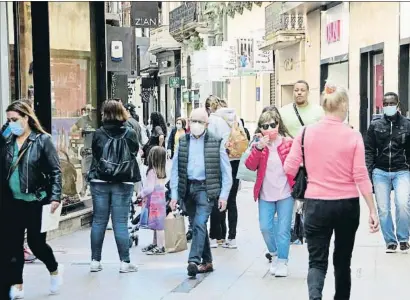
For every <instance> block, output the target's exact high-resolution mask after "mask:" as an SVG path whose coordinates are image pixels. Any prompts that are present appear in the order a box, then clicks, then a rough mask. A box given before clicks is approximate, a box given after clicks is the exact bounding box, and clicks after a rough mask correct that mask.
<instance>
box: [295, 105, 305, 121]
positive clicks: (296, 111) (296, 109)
mask: <svg viewBox="0 0 410 300" xmlns="http://www.w3.org/2000/svg"><path fill="white" fill-rule="evenodd" d="M293 109H294V110H295V113H296V116H297V117H298V119H299V122H300V125H302V126H305V123H303V120H302V118H301V117H300V115H299V111H298V108H297V107H296V103H293Z"/></svg>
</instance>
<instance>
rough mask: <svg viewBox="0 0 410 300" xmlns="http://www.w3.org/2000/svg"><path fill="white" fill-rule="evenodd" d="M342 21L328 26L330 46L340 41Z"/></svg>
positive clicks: (327, 33)
mask: <svg viewBox="0 0 410 300" xmlns="http://www.w3.org/2000/svg"><path fill="white" fill-rule="evenodd" d="M340 24H341V22H340V20H337V21H334V22H331V23H329V24H327V25H326V40H327V43H328V44H331V43H335V42H338V41H340Z"/></svg>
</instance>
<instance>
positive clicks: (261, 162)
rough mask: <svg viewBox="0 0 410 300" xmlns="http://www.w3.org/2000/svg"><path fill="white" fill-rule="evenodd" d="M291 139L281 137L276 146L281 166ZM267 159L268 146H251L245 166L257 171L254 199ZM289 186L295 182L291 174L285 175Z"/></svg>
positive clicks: (260, 184) (260, 183)
mask: <svg viewBox="0 0 410 300" xmlns="http://www.w3.org/2000/svg"><path fill="white" fill-rule="evenodd" d="M292 143H293V140H292V139H291V138H288V137H284V138H282V143H281V144H280V145H279V146H278V148H277V149H278V154H279V157H280V160H281V161H282V166H283V164H284V162H285V159H286V157H287V156H288V154H289V152H290V148H291V147H292ZM268 159H269V148H268V147H265V148H264V149H263V150H258V149H257V148H256V146H253V148H252V151H251V154H250V155H249V156H248V159H247V160H246V161H245V166H246V167H247V168H248V169H249V170H251V171H257V176H256V182H255V186H254V188H253V197H254V199H255V201H257V200H258V198H259V193H260V191H261V189H262V183H263V179H264V178H265V173H266V167H267V164H268ZM286 176H287V178H288V182H289V185H290V188H292V187H293V185H294V184H295V178H294V177H293V176H291V175H286Z"/></svg>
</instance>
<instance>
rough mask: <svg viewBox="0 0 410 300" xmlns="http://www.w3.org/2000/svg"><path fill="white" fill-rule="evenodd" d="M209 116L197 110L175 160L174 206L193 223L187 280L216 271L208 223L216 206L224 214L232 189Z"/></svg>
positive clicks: (226, 161) (225, 157)
mask: <svg viewBox="0 0 410 300" xmlns="http://www.w3.org/2000/svg"><path fill="white" fill-rule="evenodd" d="M207 125H208V114H207V113H206V111H205V110H204V109H201V108H199V109H195V110H193V111H192V113H191V118H190V131H191V133H190V134H186V135H185V136H183V137H180V139H179V145H178V149H177V151H176V152H175V154H174V158H173V160H172V171H171V198H172V200H171V203H170V206H171V208H172V209H173V210H175V209H176V205H177V203H178V204H179V206H180V207H181V208H182V210H184V211H186V212H187V213H188V215H189V216H190V217H191V218H192V219H193V236H192V243H191V251H190V253H189V258H188V276H190V277H195V276H196V274H197V273H208V272H212V271H213V265H212V254H211V248H210V243H209V237H208V229H207V221H208V218H209V215H210V214H211V212H212V208H213V207H214V205H218V208H219V209H220V210H221V211H224V210H225V209H226V202H227V199H228V196H229V191H230V189H231V186H232V170H231V165H230V162H229V158H228V155H227V153H226V149H225V146H224V144H223V143H222V140H221V139H218V138H216V137H214V136H213V135H212V134H210V133H209V132H208V131H207V129H206V128H207Z"/></svg>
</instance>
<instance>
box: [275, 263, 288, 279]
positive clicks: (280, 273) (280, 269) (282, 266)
mask: <svg viewBox="0 0 410 300" xmlns="http://www.w3.org/2000/svg"><path fill="white" fill-rule="evenodd" d="M275 277H288V264H287V263H286V262H284V261H278V264H277V267H276V272H275Z"/></svg>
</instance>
